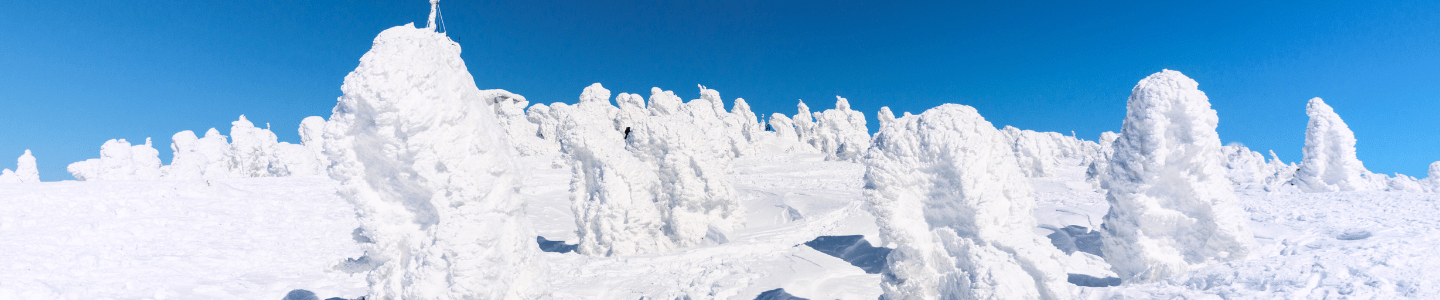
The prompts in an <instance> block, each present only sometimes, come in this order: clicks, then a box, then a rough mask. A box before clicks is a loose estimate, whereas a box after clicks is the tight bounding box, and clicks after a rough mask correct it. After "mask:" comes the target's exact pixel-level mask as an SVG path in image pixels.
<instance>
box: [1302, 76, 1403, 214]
mask: <svg viewBox="0 0 1440 300" xmlns="http://www.w3.org/2000/svg"><path fill="white" fill-rule="evenodd" d="M1305 114H1306V115H1309V116H1310V123H1309V124H1308V126H1306V128H1305V148H1304V153H1305V158H1304V160H1302V161H1300V170H1299V171H1296V172H1295V180H1294V182H1295V185H1296V186H1299V187H1300V190H1302V191H1305V192H1312V193H1314V192H1334V191H1369V190H1377V189H1383V188H1384V187H1385V181H1384V179H1385V178H1382V177H1384V176H1383V175H1376V174H1374V173H1370V171H1369V170H1366V169H1365V164H1364V163H1362V162H1360V159H1359V158H1356V156H1355V132H1353V131H1350V126H1348V125H1345V121H1344V120H1341V119H1340V115H1339V114H1337V113H1335V109H1334V108H1331V107H1330V105H1326V104H1325V101H1324V100H1320V98H1318V97H1317V98H1314V99H1310V103H1309V104H1306V105H1305Z"/></svg>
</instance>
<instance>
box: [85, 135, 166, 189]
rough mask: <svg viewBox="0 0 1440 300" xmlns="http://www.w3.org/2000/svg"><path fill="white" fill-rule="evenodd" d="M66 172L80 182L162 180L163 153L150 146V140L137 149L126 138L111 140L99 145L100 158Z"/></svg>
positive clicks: (137, 146) (146, 140)
mask: <svg viewBox="0 0 1440 300" xmlns="http://www.w3.org/2000/svg"><path fill="white" fill-rule="evenodd" d="M65 170H66V171H70V175H72V176H75V179H78V180H81V181H93V180H156V179H160V151H157V150H155V148H154V147H151V144H150V139H149V138H147V139H145V144H143V145H134V146H132V145H130V142H126V141H125V140H124V139H119V140H109V141H105V144H104V145H101V146H100V158H91V159H88V160H85V161H81V162H76V163H72V164H70V165H69V166H67V167H65Z"/></svg>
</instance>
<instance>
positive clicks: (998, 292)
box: [863, 104, 1069, 299]
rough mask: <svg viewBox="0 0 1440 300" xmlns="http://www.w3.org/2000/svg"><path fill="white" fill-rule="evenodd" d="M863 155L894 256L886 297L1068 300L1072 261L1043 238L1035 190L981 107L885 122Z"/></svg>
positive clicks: (873, 203)
mask: <svg viewBox="0 0 1440 300" xmlns="http://www.w3.org/2000/svg"><path fill="white" fill-rule="evenodd" d="M886 123H887V125H886V126H884V127H882V128H881V129H880V131H879V132H878V133H876V134H875V139H874V146H873V147H871V148H870V149H869V151H868V152H867V153H866V155H865V157H864V160H863V161H864V163H865V165H866V166H867V171H866V173H865V183H866V187H867V188H866V190H865V195H866V197H867V198H868V200H869V201H868V203H869V207H870V210H871V212H872V213H873V214H874V215H875V217H876V222H877V223H878V225H879V226H880V238H881V240H882V241H883V243H886V244H892V245H895V246H896V247H897V248H895V250H894V251H893V252H891V253H890V256H889V258H888V263H889V269H888V272H889V273H888V274H887V275H886V276H883V277H882V278H883V280H884V281H883V282H882V288H883V290H884V291H885V298H887V299H1065V298H1068V297H1069V292H1068V290H1067V286H1068V285H1069V284H1068V283H1066V273H1065V271H1064V268H1063V267H1062V265H1061V263H1060V261H1059V260H1060V258H1061V256H1063V255H1064V254H1063V253H1061V252H1060V251H1059V250H1057V249H1056V248H1055V247H1053V246H1051V245H1050V242H1049V241H1048V240H1047V239H1045V238H1044V237H1041V236H1039V235H1037V234H1035V233H1034V232H1033V231H1032V230H1033V229H1034V228H1035V227H1036V223H1037V222H1036V220H1035V218H1034V216H1033V212H1034V210H1035V199H1034V192H1033V190H1032V188H1031V187H1030V184H1029V182H1028V181H1026V178H1025V176H1024V175H1023V174H1021V172H1020V169H1019V167H1018V166H1016V164H1015V156H1014V152H1013V151H1012V150H1011V147H1010V144H1009V143H1008V139H1007V138H1006V137H1005V136H1004V135H1003V134H1001V133H1000V131H998V130H996V129H995V127H994V125H991V124H990V122H988V121H985V119H984V118H982V117H981V116H980V114H979V113H978V112H976V111H975V109H974V108H972V107H969V106H963V105H956V104H945V105H941V106H939V107H936V108H932V109H930V110H927V111H925V112H924V113H921V114H920V115H918V116H905V117H902V118H899V119H896V120H894V121H890V122H886Z"/></svg>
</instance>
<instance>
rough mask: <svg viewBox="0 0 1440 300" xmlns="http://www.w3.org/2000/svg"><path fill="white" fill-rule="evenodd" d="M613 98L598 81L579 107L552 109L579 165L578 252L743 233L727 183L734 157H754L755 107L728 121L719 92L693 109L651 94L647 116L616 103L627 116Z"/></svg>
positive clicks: (646, 247) (644, 249) (623, 250)
mask: <svg viewBox="0 0 1440 300" xmlns="http://www.w3.org/2000/svg"><path fill="white" fill-rule="evenodd" d="M609 96H610V91H609V90H606V89H605V88H604V87H602V86H601V85H600V84H598V83H597V84H594V85H591V86H590V87H587V88H586V89H585V91H584V92H583V93H582V94H581V97H580V102H579V103H576V105H573V106H570V105H565V104H561V103H556V104H553V105H551V106H549V108H548V109H549V113H548V115H549V116H554V117H556V118H557V119H558V120H557V121H555V123H556V124H557V126H556V133H555V135H556V136H557V137H558V139H559V141H560V144H561V152H562V153H564V154H565V156H566V158H567V159H568V160H569V161H570V162H571V164H572V166H571V170H572V174H573V176H572V181H571V201H572V208H573V210H574V213H575V215H576V216H577V219H576V225H577V226H578V227H579V232H578V234H579V236H580V239H581V240H580V245H579V251H580V253H582V254H587V255H603V256H612V255H629V254H638V253H655V252H664V251H669V250H671V249H674V248H676V247H689V246H695V245H699V244H701V243H702V242H705V241H707V240H708V241H710V242H715V243H723V242H725V238H724V235H725V233H728V232H730V231H732V230H735V229H739V228H742V227H743V226H744V220H745V216H744V210H743V207H741V206H740V203H739V199H738V197H737V196H736V192H735V189H734V188H733V187H732V184H731V182H730V178H729V177H728V176H729V173H730V169H731V167H732V164H733V160H734V159H735V157H737V156H740V155H744V154H746V153H749V152H750V151H751V150H750V146H749V145H750V143H749V142H748V138H747V137H746V136H745V135H744V133H745V132H746V131H748V130H751V129H750V128H747V127H745V126H746V125H743V124H745V122H748V121H746V120H753V118H754V115H753V114H749V110H748V108H743V107H738V108H736V109H735V113H726V112H725V111H724V110H723V109H722V108H723V106H721V103H720V102H719V101H720V98H719V93H718V92H715V91H714V90H710V89H704V88H703V87H702V88H701V98H700V99H697V100H692V101H690V102H686V103H681V102H680V100H679V97H676V96H675V95H674V93H673V92H670V91H661V90H659V89H658V88H657V89H652V90H651V96H650V105H649V109H648V113H644V111H643V110H644V109H646V108H645V107H644V106H641V104H639V101H638V99H639V97H638V96H637V95H633V94H621V95H620V96H619V97H617V100H618V101H617V102H619V103H622V107H621V108H617V107H614V106H611V105H610V102H609ZM737 102H738V103H743V102H739V101H737ZM737 105H738V104H737ZM747 114H748V117H747V116H746V115H747ZM737 117H738V118H737ZM755 126H758V123H756V124H755ZM627 131H628V133H627ZM752 133H755V132H753V131H752Z"/></svg>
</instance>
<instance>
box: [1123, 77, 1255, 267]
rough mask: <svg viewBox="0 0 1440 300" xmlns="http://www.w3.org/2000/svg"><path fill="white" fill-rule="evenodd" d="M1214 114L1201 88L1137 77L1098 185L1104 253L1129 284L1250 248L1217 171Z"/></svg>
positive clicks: (1180, 80) (1181, 80) (1186, 81)
mask: <svg viewBox="0 0 1440 300" xmlns="http://www.w3.org/2000/svg"><path fill="white" fill-rule="evenodd" d="M1218 124H1219V117H1218V116H1217V115H1216V113H1215V110H1214V109H1211V108H1210V100H1209V99H1208V98H1207V97H1206V96H1205V93H1204V92H1201V91H1200V90H1199V84H1198V83H1196V82H1195V80H1191V79H1190V78H1189V77H1185V75H1184V74H1180V72H1177V71H1171V70H1164V71H1161V72H1159V73H1155V74H1152V75H1150V76H1149V77H1146V78H1145V79H1144V80H1141V81H1140V83H1139V84H1138V85H1136V86H1135V89H1134V90H1133V91H1132V92H1131V94H1130V99H1129V101H1127V102H1126V113H1125V121H1124V125H1123V126H1122V127H1121V129H1120V135H1119V137H1118V138H1117V139H1116V140H1115V142H1114V145H1113V146H1114V151H1115V152H1114V155H1113V156H1111V157H1110V159H1109V170H1108V172H1106V174H1105V177H1104V180H1103V183H1104V185H1105V187H1106V188H1107V189H1109V190H1108V193H1107V194H1106V197H1105V198H1106V200H1107V201H1108V202H1109V203H1110V211H1109V213H1107V214H1105V223H1104V226H1102V227H1104V230H1102V231H1101V232H1102V233H1103V234H1104V236H1105V242H1104V253H1105V261H1107V262H1109V263H1110V265H1111V267H1112V269H1113V270H1114V271H1115V273H1117V274H1119V275H1120V277H1121V278H1122V279H1123V280H1125V282H1127V283H1144V282H1152V281H1155V280H1160V279H1164V278H1166V277H1170V276H1171V275H1175V274H1177V273H1180V272H1184V271H1186V270H1190V269H1191V268H1194V267H1197V266H1201V265H1205V264H1209V263H1214V262H1223V261H1231V260H1237V259H1244V258H1245V257H1246V256H1247V255H1249V253H1250V251H1251V250H1252V249H1254V248H1255V246H1256V244H1255V241H1254V235H1253V234H1252V233H1251V232H1250V229H1249V226H1248V225H1247V224H1246V222H1247V221H1249V218H1248V217H1247V216H1246V214H1245V212H1244V211H1242V210H1240V207H1239V206H1237V205H1236V201H1237V198H1236V197H1235V193H1234V188H1233V187H1232V185H1231V183H1230V181H1229V180H1228V179H1227V178H1226V177H1225V170H1224V167H1222V166H1221V157H1220V154H1221V152H1220V135H1219V134H1217V133H1216V132H1215V127H1216V126H1217V125H1218Z"/></svg>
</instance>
